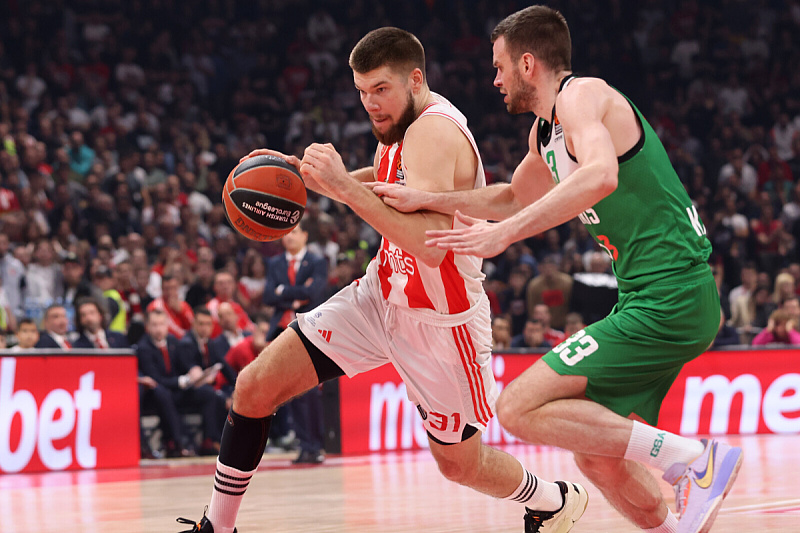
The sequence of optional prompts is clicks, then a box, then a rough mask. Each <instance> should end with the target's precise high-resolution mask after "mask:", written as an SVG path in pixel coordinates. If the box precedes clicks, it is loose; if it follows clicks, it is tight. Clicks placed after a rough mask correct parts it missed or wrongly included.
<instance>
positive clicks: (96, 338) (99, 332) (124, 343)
mask: <svg viewBox="0 0 800 533" xmlns="http://www.w3.org/2000/svg"><path fill="white" fill-rule="evenodd" d="M75 316H76V317H77V321H76V324H75V326H76V329H77V330H78V331H79V332H80V336H79V337H78V339H77V340H76V341H75V342H74V343H73V345H72V346H73V348H97V349H99V350H107V349H109V348H130V345H129V344H128V338H127V337H126V336H125V335H123V334H122V333H118V332H116V331H110V330H108V329H107V328H106V324H105V322H106V321H105V318H104V316H103V310H102V309H101V307H100V303H99V302H98V301H97V300H95V299H94V298H88V297H87V298H81V299H79V300H78V301H77V302H76V303H75Z"/></svg>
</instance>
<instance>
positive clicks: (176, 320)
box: [147, 274, 194, 339]
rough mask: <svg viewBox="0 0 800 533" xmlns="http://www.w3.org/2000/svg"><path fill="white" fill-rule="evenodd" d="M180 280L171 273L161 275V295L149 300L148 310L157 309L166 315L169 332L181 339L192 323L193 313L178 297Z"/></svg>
mask: <svg viewBox="0 0 800 533" xmlns="http://www.w3.org/2000/svg"><path fill="white" fill-rule="evenodd" d="M179 289H180V281H179V280H178V279H177V278H176V277H175V276H173V275H172V274H164V275H163V276H162V277H161V296H159V297H158V298H156V299H155V300H153V301H152V302H150V304H149V305H148V306H147V310H148V311H152V310H153V309H159V310H161V311H164V313H165V314H166V315H167V322H168V325H169V334H170V335H172V336H173V337H175V338H176V339H182V338H183V337H184V336H186V334H187V333H188V332H189V330H190V329H191V327H192V324H193V323H194V313H193V312H192V308H191V307H189V304H187V303H186V302H185V301H183V300H182V299H181V297H180V292H179Z"/></svg>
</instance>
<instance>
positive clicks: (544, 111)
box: [533, 70, 572, 121]
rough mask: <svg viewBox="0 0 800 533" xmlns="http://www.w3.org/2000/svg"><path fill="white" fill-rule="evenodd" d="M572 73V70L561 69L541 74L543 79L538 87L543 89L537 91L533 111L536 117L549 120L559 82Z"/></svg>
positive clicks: (559, 85)
mask: <svg viewBox="0 0 800 533" xmlns="http://www.w3.org/2000/svg"><path fill="white" fill-rule="evenodd" d="M570 75H572V71H569V70H561V71H559V72H547V73H545V74H543V79H542V83H541V85H540V87H543V88H544V89H543V90H541V91H540V92H539V95H538V96H539V97H538V99H537V100H538V101H537V104H538V105H537V106H536V109H534V110H533V112H534V113H535V114H536V116H537V117H541V118H543V119H545V120H548V121H549V120H550V117H551V115H552V113H553V107H555V105H556V98H557V97H558V93H559V90H560V89H561V83H562V82H563V81H564V78H566V77H567V76H570Z"/></svg>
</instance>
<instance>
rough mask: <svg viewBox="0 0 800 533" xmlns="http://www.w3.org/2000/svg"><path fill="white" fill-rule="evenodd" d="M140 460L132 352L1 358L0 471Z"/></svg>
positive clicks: (87, 466) (119, 464)
mask: <svg viewBox="0 0 800 533" xmlns="http://www.w3.org/2000/svg"><path fill="white" fill-rule="evenodd" d="M138 461H139V399H138V389H137V385H136V356H134V355H114V356H85V357H81V356H73V355H68V356H21V357H2V358H0V472H3V473H13V472H41V471H48V470H78V469H92V468H108V467H122V466H132V465H136V464H138Z"/></svg>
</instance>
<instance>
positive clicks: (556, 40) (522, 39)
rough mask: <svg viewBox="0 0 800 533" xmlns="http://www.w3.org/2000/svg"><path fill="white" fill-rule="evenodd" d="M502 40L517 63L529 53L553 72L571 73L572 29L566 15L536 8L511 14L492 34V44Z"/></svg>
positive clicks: (527, 8)
mask: <svg viewBox="0 0 800 533" xmlns="http://www.w3.org/2000/svg"><path fill="white" fill-rule="evenodd" d="M500 37H503V38H504V39H505V41H506V49H507V50H508V53H509V55H510V56H511V59H512V60H514V61H517V60H518V59H519V58H520V56H521V55H522V54H524V53H526V52H529V53H531V54H533V56H534V57H535V58H536V59H539V60H541V61H543V62H544V63H545V64H546V65H547V66H548V67H550V68H551V69H552V70H555V71H558V70H572V39H571V37H570V35H569V27H568V26H567V21H566V19H564V15H562V14H561V13H560V12H559V11H556V10H555V9H551V8H549V7H547V6H540V5H536V6H530V7H526V8H525V9H521V10H520V11H517V12H516V13H512V14H511V15H509V16H507V17H506V18H504V19H503V20H501V21H500V23H498V24H497V26H495V28H494V31H492V42H495V41H496V40H497V39H499V38H500Z"/></svg>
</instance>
